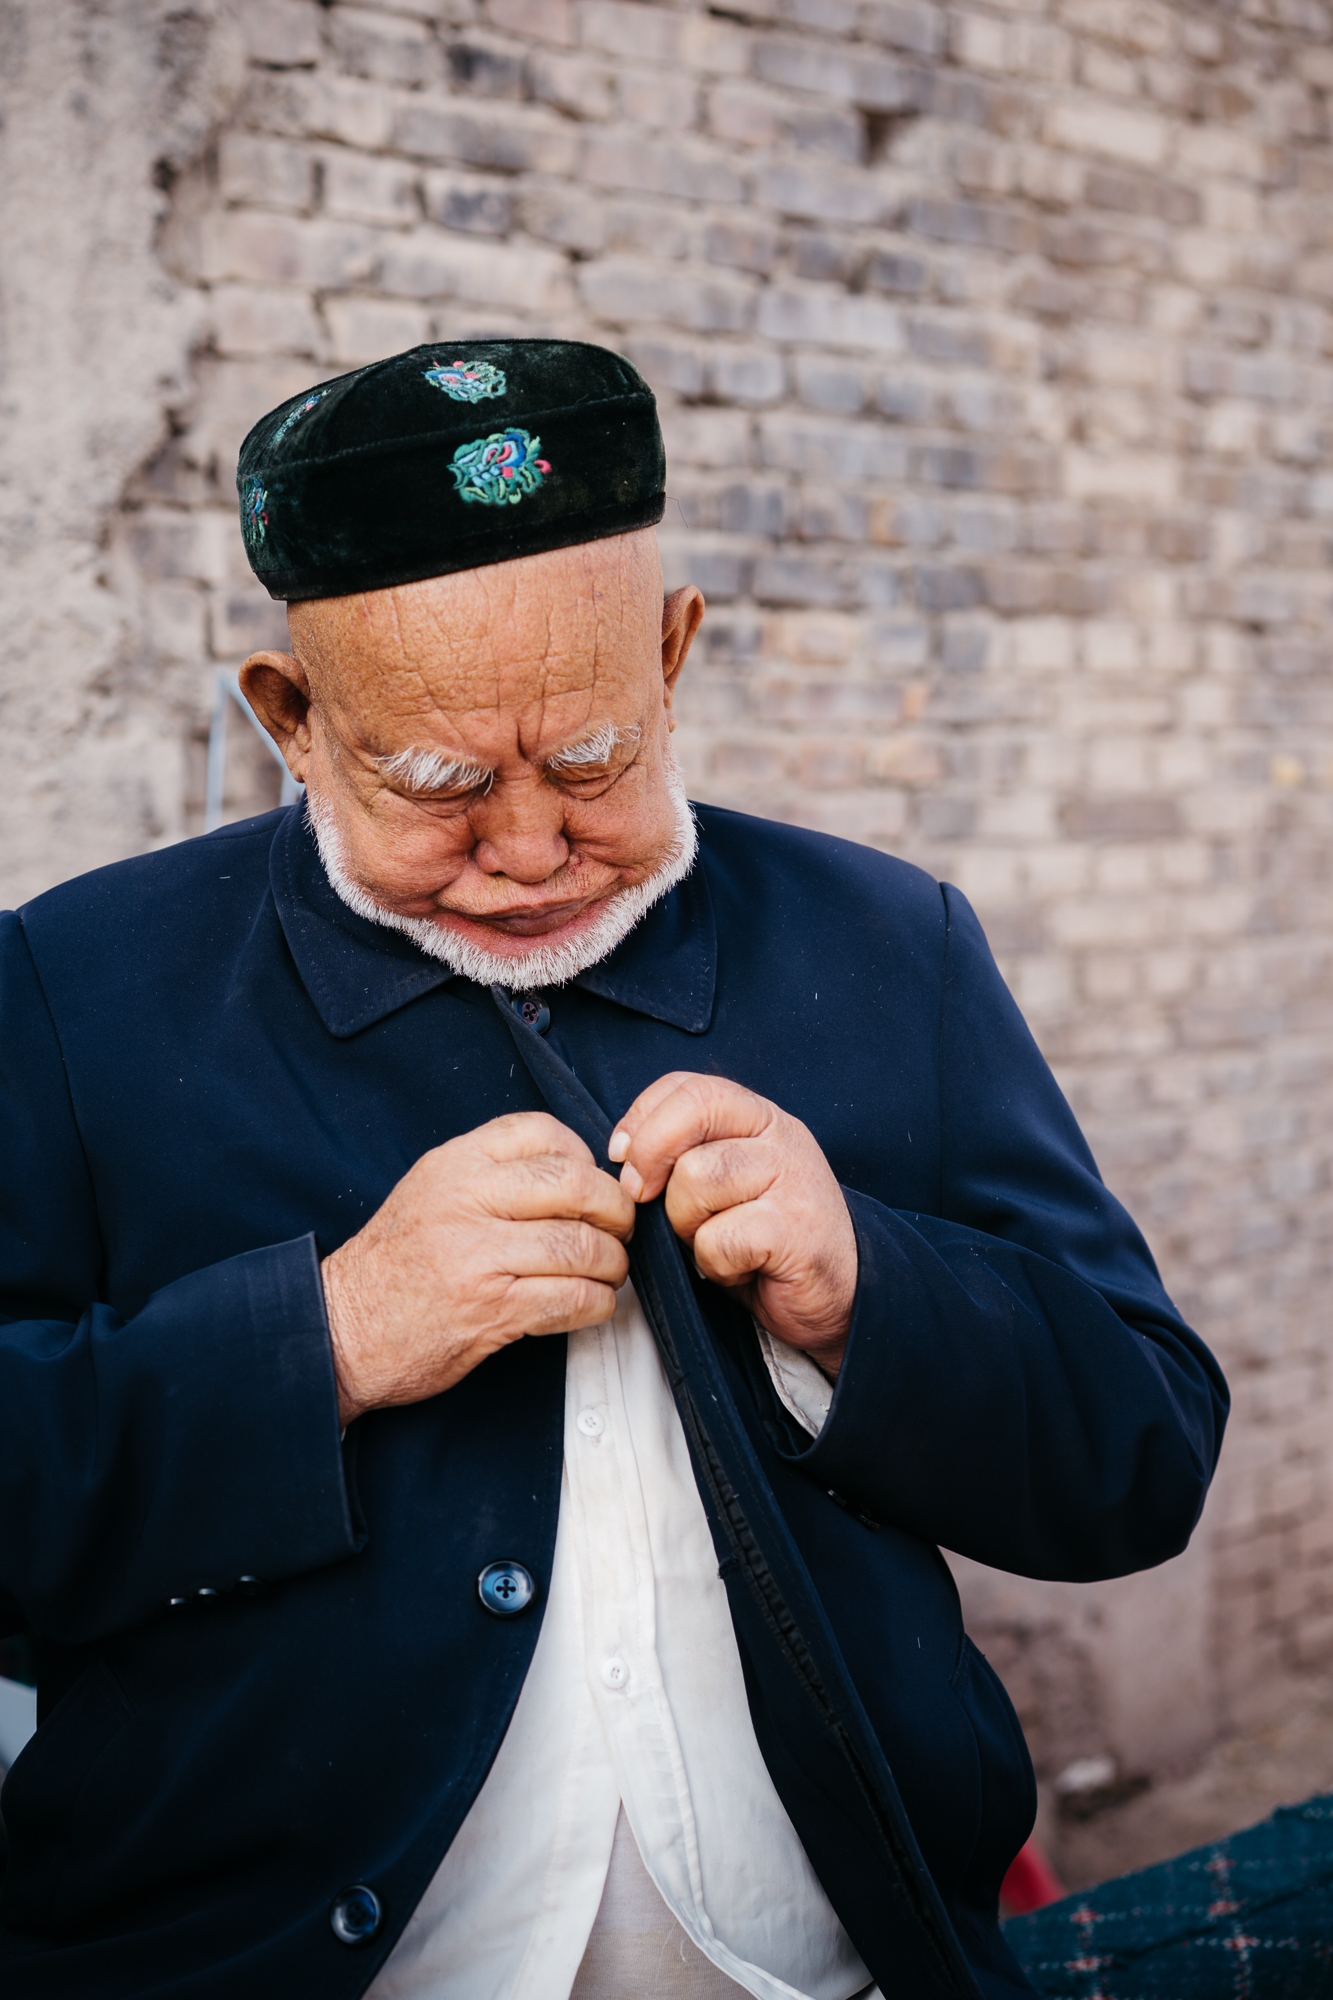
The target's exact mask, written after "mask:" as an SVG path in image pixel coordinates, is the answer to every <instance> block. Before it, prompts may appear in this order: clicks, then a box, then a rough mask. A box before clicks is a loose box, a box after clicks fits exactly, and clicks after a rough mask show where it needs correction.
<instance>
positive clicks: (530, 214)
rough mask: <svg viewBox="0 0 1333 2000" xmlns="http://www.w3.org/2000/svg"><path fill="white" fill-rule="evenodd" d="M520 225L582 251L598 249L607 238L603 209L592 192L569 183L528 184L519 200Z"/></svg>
mask: <svg viewBox="0 0 1333 2000" xmlns="http://www.w3.org/2000/svg"><path fill="white" fill-rule="evenodd" d="M519 215H520V217H521V219H522V223H523V227H524V228H525V229H526V230H527V232H528V234H529V235H530V236H537V237H540V238H542V239H543V240H544V241H546V242H548V243H559V244H560V245H561V246H562V247H563V248H565V249H569V250H581V251H582V252H584V254H585V255H589V254H591V253H592V252H593V251H596V250H600V249H601V247H602V245H603V243H604V242H605V240H606V211H605V208H604V206H603V204H602V202H601V201H599V200H598V199H597V197H596V196H595V195H590V194H588V193H587V191H586V190H585V189H583V188H580V187H574V186H571V185H570V184H569V183H561V182H560V181H549V182H546V183H538V184H537V185H536V186H535V187H534V186H531V185H529V186H528V187H526V188H525V189H524V192H523V196H522V199H521V201H520V204H519Z"/></svg>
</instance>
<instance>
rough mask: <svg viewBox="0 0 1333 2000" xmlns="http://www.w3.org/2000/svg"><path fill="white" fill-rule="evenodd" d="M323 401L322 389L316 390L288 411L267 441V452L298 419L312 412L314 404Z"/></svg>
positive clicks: (283, 436) (284, 435)
mask: <svg viewBox="0 0 1333 2000" xmlns="http://www.w3.org/2000/svg"><path fill="white" fill-rule="evenodd" d="M323 400H324V391H323V390H322V389H316V390H315V391H314V393H313V395H309V396H307V397H306V399H305V401H304V403H301V404H299V405H298V406H297V408H296V409H294V410H289V411H288V413H287V415H286V416H285V417H284V418H283V420H282V422H281V423H280V424H279V425H278V428H277V429H276V430H275V431H274V433H273V435H272V437H271V438H270V439H269V441H268V443H269V450H270V451H271V450H272V449H273V447H274V445H275V444H277V443H278V442H279V441H280V440H281V439H282V438H285V437H286V435H287V433H288V431H289V430H290V429H291V427H292V425H293V424H294V423H296V421H297V420H298V418H300V417H303V416H304V415H305V413H306V411H307V410H313V409H314V407H315V405H316V403H320V402H322V401H323Z"/></svg>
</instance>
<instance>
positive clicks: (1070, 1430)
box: [801, 888, 1228, 1582]
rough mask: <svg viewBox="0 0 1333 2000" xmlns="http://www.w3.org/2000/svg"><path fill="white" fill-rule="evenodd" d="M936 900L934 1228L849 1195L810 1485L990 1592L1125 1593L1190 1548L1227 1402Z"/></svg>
mask: <svg viewBox="0 0 1333 2000" xmlns="http://www.w3.org/2000/svg"><path fill="white" fill-rule="evenodd" d="M942 893H943V895H944V898H945V904H946V914H947V932H946V939H947V942H946V947H945V964H944V974H943V983H942V1001H941V1011H940V1041H939V1075H940V1129H941V1138H942V1147H941V1160H942V1169H941V1178H940V1191H939V1202H938V1212H937V1213H934V1214H919V1213H904V1212H901V1211H896V1210H891V1209H888V1208H885V1207H882V1206H881V1205H880V1203H878V1202H877V1201H874V1200H872V1199H871V1198H870V1197H869V1196H867V1195H865V1194H863V1193H858V1192H856V1191H855V1190H851V1189H849V1190H846V1193H847V1199H848V1204H849V1206H850V1208H851V1212H852V1217H853V1221H854V1223H855V1225H856V1232H857V1239H858V1246H859V1250H860V1277H859V1283H858V1290H857V1297H856V1303H855V1309H854V1316H853V1321H852V1328H851V1334H850V1338H849V1341H848V1347H847V1354H846V1358H845V1360H844V1363H843V1367H842V1372H841V1374H840V1375H839V1378H838V1385H837V1390H836V1393H835V1396H834V1399H833V1406H832V1409H831V1410H830V1413H829V1417H828V1421H827V1423H826V1424H825V1426H824V1429H823V1430H822V1432H821V1433H820V1436H819V1438H818V1440H817V1441H816V1443H815V1444H814V1445H813V1446H812V1447H811V1448H810V1449H809V1451H807V1452H805V1453H803V1454H802V1455H801V1459H802V1464H803V1466H804V1468H805V1469H806V1470H808V1471H810V1472H811V1473H813V1474H814V1475H815V1476H816V1477H817V1478H819V1479H820V1480H821V1481H822V1482H826V1483H827V1484H828V1485H829V1486H831V1487H834V1488H836V1489H838V1490H840V1491H842V1492H845V1493H847V1494H849V1495H852V1496H855V1498H856V1499H857V1500H858V1502H859V1503H860V1505H861V1506H862V1507H863V1508H864V1509H865V1510H866V1512H868V1513H869V1514H871V1515H873V1516H874V1517H875V1518H877V1519H880V1520H885V1521H892V1522H895V1523H897V1524H898V1525H900V1526H902V1527H905V1528H907V1529H909V1530H910V1531H911V1532H913V1533H915V1534H918V1535H920V1536H922V1537H924V1538H925V1539H926V1540H928V1541H932V1542H938V1543H942V1544H943V1545H944V1546H945V1547H947V1548H951V1549H955V1550H957V1551H958V1552H959V1553H960V1554H962V1555H967V1556H972V1557H974V1558H975V1559H976V1560H978V1561H980V1562H984V1563H988V1564H990V1565H991V1566H992V1567H994V1568H998V1569H1005V1570H1012V1571H1016V1572H1018V1573H1019V1574H1022V1575H1026V1576H1038V1577H1053V1578H1064V1579H1067V1580H1070V1581H1080V1582H1086V1581H1091V1580H1092V1579H1094V1578H1098V1577H1107V1576H1120V1575H1125V1574H1128V1573H1129V1572H1130V1571H1132V1570H1138V1569H1146V1568H1149V1567H1151V1566H1152V1565H1153V1564H1155V1563H1160V1562H1163V1561H1165V1560H1166V1559H1167V1557H1169V1556H1172V1555H1176V1554H1178V1553H1179V1551H1180V1550H1181V1549H1182V1548H1184V1546H1185V1544H1186V1542H1187V1541H1188V1540H1189V1537H1190V1534H1191V1531H1192V1530H1193V1527H1194V1524H1195V1522H1196V1521H1197V1519H1198V1516H1199V1512H1200V1509H1201V1508H1202V1506H1203V1501H1204V1496H1205V1494H1206V1492H1207V1489H1208V1482H1209V1480H1210V1479H1211V1477H1212V1473H1213V1469H1214V1466H1215V1464H1216V1461H1217V1454H1218V1450H1219V1448H1220V1446H1221V1441H1222V1431H1223V1427H1224V1425H1225V1422H1226V1415H1227V1407H1228V1400H1227V1390H1226V1384H1225V1382H1224V1380H1223V1378H1222V1374H1221V1371H1220V1370H1219V1368H1218V1366H1217V1363H1216V1362H1215V1361H1214V1360H1213V1358H1212V1356H1211V1355H1210V1354H1209V1352H1208V1350H1207V1348H1206V1347H1205V1346H1204V1344H1203V1342H1202V1341H1201V1340H1200V1339H1199V1338H1198V1336H1197V1335H1196V1334H1194V1333H1192V1332H1191V1330H1190V1328H1189V1327H1188V1326H1187V1325H1186V1324H1185V1322H1184V1321H1183V1320H1182V1318H1181V1317H1180V1314H1179V1313H1178V1312H1177V1311H1176V1309H1175V1307H1174V1306H1173V1305H1172V1303H1171V1300H1170V1299H1169V1298H1168V1297H1167V1294H1166V1292H1165V1291H1164V1289H1163V1287H1162V1283H1161V1280H1160V1278H1159V1277H1158V1274H1157V1269H1156V1266H1155V1265H1154V1263H1153V1260H1152V1257H1151V1255H1150V1253H1149V1251H1148V1247H1147V1245H1146V1244H1145V1242H1144V1241H1143V1238H1142V1237H1141V1236H1140V1234H1139V1232H1138V1230H1137V1229H1136V1228H1135V1227H1134V1224H1133V1223H1132V1222H1131V1220H1130V1218H1129V1216H1128V1215H1127V1214H1126V1213H1125V1211H1124V1209H1123V1208H1121V1206H1120V1205H1119V1203H1118V1202H1116V1201H1115V1200H1113V1198H1112V1197H1111V1195H1110V1194H1108V1192H1107V1190H1106V1188H1105V1186H1104V1185H1103V1183H1102V1180H1101V1178H1100V1176H1099V1175H1098V1172H1097V1169H1096V1166H1095V1164H1094V1162H1093V1159H1092V1156H1091V1154H1090V1153H1089V1151H1088V1148H1087V1144H1086V1142H1085V1141H1084V1139H1083V1136H1082V1134H1081V1132H1080V1131H1079V1129H1078V1126H1077V1124H1076V1122H1075V1119H1074V1116H1073V1113H1072V1112H1071V1111H1070V1109H1069V1106H1068V1104H1067V1103H1066V1102H1065V1100H1064V1098H1063V1096H1062V1095H1061V1092H1060V1090H1059V1087H1058V1085H1057V1084H1056V1082H1055V1079H1054V1077H1053V1076H1052V1075H1051V1073H1050V1071H1049V1069H1048V1068H1047V1066H1046V1064H1045V1062H1044V1061H1043V1059H1042V1057H1041V1054H1040V1053H1039V1051H1038V1049H1037V1046H1036V1044H1035V1042H1034V1041H1033V1039H1032V1036H1031V1035H1030V1033H1029V1032H1028V1029H1027V1026H1026V1024H1025V1023H1024V1021H1023V1018H1022V1016H1021V1015H1020V1013H1019V1011H1018V1009H1017V1007H1016V1006H1015V1004H1014V1001H1013V999H1012V997H1011V995H1010V993H1009V991H1008V989H1007V987H1006V986H1005V984H1004V982H1003V980H1002V979H1001V977H1000V974H999V971H998V969H997V968H996V966H995V963H994V960H993V959H992V957H991V955H990V951H989V949H988V947H987V944H986V940H985V938H984V936H983V934H982V931H981V927H980V925H979V924H978V922H977V920H976V917H975V916H974V915H973V913H972V910H971V909H970V907H969V906H968V904H967V901H966V899H965V898H964V897H963V896H961V895H960V894H959V893H958V891H957V890H953V889H947V888H946V889H945V890H944V891H943V892H942Z"/></svg>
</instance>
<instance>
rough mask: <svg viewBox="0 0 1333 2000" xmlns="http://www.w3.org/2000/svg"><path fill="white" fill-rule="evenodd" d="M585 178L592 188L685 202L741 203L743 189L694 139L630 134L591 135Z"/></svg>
mask: <svg viewBox="0 0 1333 2000" xmlns="http://www.w3.org/2000/svg"><path fill="white" fill-rule="evenodd" d="M583 172H584V174H585V175H586V176H587V178H588V179H589V180H590V181H591V182H592V183H593V185H594V186H596V187H605V188H614V189H615V190H616V191H617V192H620V191H621V190H622V189H634V190H636V191H637V192H640V193H643V194H661V195H674V196H677V197H679V198H683V199H685V200H688V201H709V202H719V201H740V200H741V199H742V198H743V197H744V193H745V185H744V182H743V181H742V180H741V177H740V175H739V174H738V173H737V172H736V169H735V167H734V166H733V165H732V163H731V161H730V160H729V159H728V158H727V156H726V155H725V154H724V153H721V152H719V150H718V149H717V148H716V147H713V146H710V145H708V144H707V143H706V142H705V141H703V140H697V139H645V138H644V137H643V135H642V134H641V133H634V132H621V131H616V132H600V131H596V130H592V131H590V132H589V134H588V137H587V140H586V142H585V146H584V153H583Z"/></svg>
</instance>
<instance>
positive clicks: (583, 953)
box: [306, 750, 699, 992]
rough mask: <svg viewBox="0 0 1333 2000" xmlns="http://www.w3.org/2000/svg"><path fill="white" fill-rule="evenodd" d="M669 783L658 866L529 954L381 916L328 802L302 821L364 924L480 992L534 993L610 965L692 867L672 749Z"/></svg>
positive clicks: (312, 803)
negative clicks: (562, 936) (351, 868)
mask: <svg viewBox="0 0 1333 2000" xmlns="http://www.w3.org/2000/svg"><path fill="white" fill-rule="evenodd" d="M666 781H667V787H668V790H669V791H670V794H671V806H672V811H673V813H674V815H675V821H676V828H675V835H674V837H673V839H672V843H671V849H670V852H669V853H668V855H667V858H666V860H665V861H664V862H663V863H662V866H661V867H660V868H659V869H658V870H657V871H656V873H655V874H652V875H650V876H649V877H648V878H647V880H646V881H644V882H636V883H635V884H634V885H633V887H632V888H628V889H617V890H614V891H613V892H612V894H611V895H610V896H608V897H607V899H606V901H605V902H604V903H603V905H602V907H601V909H600V910H599V911H598V913H597V915H596V917H595V918H594V919H593V921H592V922H591V923H590V924H588V925H587V926H586V927H585V928H584V929H583V930H581V931H580V932H579V933H578V935H577V936H576V937H573V938H570V939H568V940H567V941H566V942H564V943H563V944H545V943H542V942H538V943H536V944H534V945H533V946H532V949H531V950H530V951H520V952H507V951H506V952H500V951H487V949H486V947H485V946H484V945H480V944H473V943H472V941H471V939H469V938H463V937H460V936H459V935H458V933H457V932H456V931H453V930H446V929H445V928H444V927H443V926H442V925H440V924H436V923H432V922H431V920H430V919H429V918H428V917H402V916H399V915H398V913H397V911H395V910H386V909H385V908H384V907H383V906H382V905H381V904H379V903H377V902H375V900H374V898H373V897H371V896H369V895H368V894H367V893H366V891H365V890H364V889H362V888H360V887H359V886H358V885H357V884H356V883H355V882H353V881H352V879H351V877H350V876H349V875H348V872H347V865H346V861H345V858H344V854H343V845H342V840H341V838H340V836H339V833H338V829H337V826H336V825H335V823H334V819H333V814H332V812H331V811H330V809H329V807H328V805H327V803H326V802H325V801H324V800H323V799H320V798H317V797H316V796H315V795H314V794H313V793H307V795H306V814H307V817H308V819H309V821H310V827H311V831H312V832H313V833H314V836H315V841H316V844H317V845H318V847H319V858H320V860H321V861H322V862H323V864H324V873H325V874H326V875H327V876H328V878H329V881H330V883H331V884H332V886H333V888H334V890H335V891H336V893H337V894H338V895H339V896H340V897H341V898H342V900H343V902H344V903H346V905H347V907H348V909H349V910H354V911H355V912H356V914H357V916H358V917H366V918H368V919H369V921H370V922H371V923H372V924H383V926H384V927H385V929H386V930H391V931H401V932H402V933H403V935H404V936H405V937H410V938H411V940H412V942H413V943H414V944H416V945H419V946H420V947H421V949H422V951H424V952H426V953H428V954H429V956H430V957H431V958H438V959H439V960H440V961H441V962H442V963H443V964H444V965H447V966H448V968H449V970H450V971H451V972H453V973H457V974H458V975H459V977H460V978H463V979H471V980H472V981H474V983H475V984H476V985H478V986H507V987H510V988H511V989H513V990H514V991H516V992H537V991H540V990H541V989H542V988H543V987H550V986H566V985H568V983H569V981H570V980H571V979H576V978H577V977H578V975H579V973H580V972H586V971H587V969H588V967H589V966H590V965H596V964H598V963H599V961H600V960H601V959H604V958H608V957H609V956H610V954H611V953H612V952H613V951H614V950H615V948H616V946H617V945H618V944H619V943H620V942H621V940H622V938H626V937H628V936H629V934H630V932H631V931H632V930H633V928H634V926H635V924H637V923H638V921H639V919H640V918H641V917H643V916H646V915H647V913H648V911H649V910H651V908H652V907H653V904H654V903H660V902H661V900H662V898H663V896H665V895H667V894H668V892H669V891H670V890H672V889H674V888H675V886H676V884H677V883H678V882H683V881H684V880H685V877H686V876H687V875H688V874H689V872H690V870H691V868H693V866H694V857H695V854H696V853H697V851H698V846H699V834H698V829H697V828H696V826H695V823H694V814H693V813H692V812H691V810H690V802H689V800H688V799H687V798H686V796H685V782H684V780H683V779H682V777H681V775H680V770H679V767H678V766H677V764H676V761H675V759H674V758H673V757H672V755H671V753H670V750H668V752H667V763H666Z"/></svg>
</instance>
